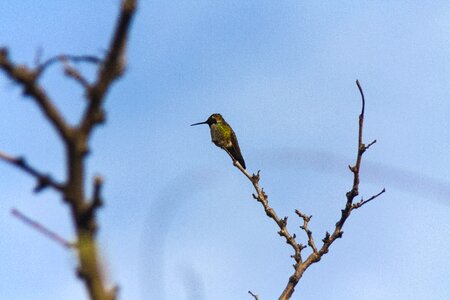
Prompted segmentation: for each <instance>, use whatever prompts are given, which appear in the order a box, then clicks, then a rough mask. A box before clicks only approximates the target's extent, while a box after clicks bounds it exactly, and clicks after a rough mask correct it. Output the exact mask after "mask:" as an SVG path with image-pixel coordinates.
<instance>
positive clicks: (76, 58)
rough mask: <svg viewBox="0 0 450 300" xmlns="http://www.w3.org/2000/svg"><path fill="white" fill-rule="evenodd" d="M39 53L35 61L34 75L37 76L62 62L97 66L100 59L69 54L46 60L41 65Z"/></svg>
mask: <svg viewBox="0 0 450 300" xmlns="http://www.w3.org/2000/svg"><path fill="white" fill-rule="evenodd" d="M41 52H42V51H40V52H38V53H39V56H37V57H38V58H37V59H36V63H37V64H38V65H37V68H36V74H37V76H40V75H42V73H43V72H44V71H45V70H46V69H48V68H49V67H50V66H51V65H53V64H55V63H57V62H64V61H71V62H73V63H81V62H85V63H90V64H95V65H96V64H99V63H100V62H101V59H100V58H98V57H96V56H93V55H70V54H59V55H56V56H53V57H51V58H49V59H47V60H46V61H44V62H43V63H42V64H39V60H40V56H41Z"/></svg>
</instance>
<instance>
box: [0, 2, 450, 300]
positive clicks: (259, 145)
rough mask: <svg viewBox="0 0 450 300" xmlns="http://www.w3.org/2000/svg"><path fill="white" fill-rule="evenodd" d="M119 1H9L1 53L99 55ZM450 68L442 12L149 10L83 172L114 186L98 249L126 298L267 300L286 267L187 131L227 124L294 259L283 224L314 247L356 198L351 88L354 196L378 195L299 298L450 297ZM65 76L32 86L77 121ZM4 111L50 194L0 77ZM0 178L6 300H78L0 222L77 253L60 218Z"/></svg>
mask: <svg viewBox="0 0 450 300" xmlns="http://www.w3.org/2000/svg"><path fill="white" fill-rule="evenodd" d="M118 3H119V1H117V0H116V1H89V3H88V2H86V3H84V2H83V3H82V2H75V1H73V2H67V1H66V2H57V1H44V2H40V3H39V5H37V4H36V2H35V1H29V0H28V1H15V2H11V1H3V2H2V3H1V4H0V10H1V11H2V18H1V19H0V27H1V28H4V30H3V33H2V36H1V37H0V44H1V45H5V46H7V47H8V48H9V50H10V53H11V56H12V58H13V59H14V60H15V61H17V62H21V63H27V64H30V65H31V64H33V62H34V59H35V56H36V53H37V49H39V48H42V49H43V55H44V57H50V56H52V55H56V54H60V53H69V54H97V55H101V54H102V53H103V51H104V50H105V49H106V46H107V43H108V41H109V37H110V33H111V31H112V25H113V24H114V21H115V17H116V13H117V6H118ZM449 56H450V3H449V2H448V1H433V2H427V3H425V2H423V1H339V2H335V1H326V2H325V1H324V2H318V1H226V2H223V1H195V2H194V1H169V2H168V1H142V2H141V3H140V5H139V11H138V13H137V16H136V19H135V22H134V24H133V27H132V33H131V39H130V43H129V51H128V70H127V73H126V75H125V77H123V78H122V79H121V80H120V81H119V82H118V83H117V84H116V85H115V86H114V88H113V89H112V91H111V93H110V94H109V97H108V99H107V103H106V109H107V124H106V125H105V126H102V127H101V128H99V129H98V130H96V132H95V134H94V136H93V139H92V149H93V152H92V155H91V156H90V157H89V161H88V173H89V176H90V177H89V178H91V177H92V176H93V175H95V174H102V175H103V176H104V177H105V180H106V185H105V189H104V192H105V198H106V206H105V208H104V209H103V210H102V211H101V213H100V224H101V231H100V236H99V240H100V244H101V249H102V253H103V257H104V259H105V262H106V264H107V273H108V276H109V277H110V278H111V279H112V280H114V281H115V282H118V283H119V285H120V287H121V290H120V294H121V299H200V300H201V299H219V300H220V299H250V297H249V295H248V294H247V291H248V290H252V291H253V292H255V293H257V294H259V295H260V297H261V299H276V298H277V297H278V296H279V294H280V293H281V291H282V289H283V288H284V286H285V284H286V282H287V280H288V277H289V276H290V275H291V273H292V267H291V265H292V259H291V258H290V257H289V255H290V254H292V253H291V249H290V248H289V247H288V246H287V245H286V244H285V243H284V241H283V240H282V239H281V238H280V237H279V236H278V235H277V234H276V227H275V224H274V223H273V222H272V221H271V220H269V219H268V218H267V217H266V216H265V214H264V212H263V210H262V208H261V207H260V205H259V204H258V203H256V202H255V201H254V200H253V198H252V197H251V193H252V192H253V191H252V187H251V184H250V182H248V181H247V180H246V178H244V177H243V175H242V174H241V173H240V172H239V171H238V170H237V169H235V168H234V167H233V166H232V164H231V161H230V159H229V158H228V156H227V155H226V153H224V152H223V151H221V150H220V149H218V148H216V147H215V146H214V145H213V144H211V142H210V137H209V132H208V128H207V127H206V126H203V127H200V126H199V127H190V126H189V124H191V123H195V122H200V121H204V120H206V118H207V117H208V116H209V115H210V114H211V113H215V112H219V113H221V114H222V115H223V116H224V117H225V118H226V120H227V121H228V122H229V123H230V124H231V125H232V126H233V128H234V129H235V132H236V134H237V137H238V139H239V143H240V146H241V150H242V154H243V156H244V158H245V160H246V163H247V168H248V170H249V171H251V172H255V171H257V170H259V169H260V170H261V176H262V179H261V185H262V186H263V187H264V188H265V191H266V192H267V194H268V195H269V202H270V204H271V205H272V207H273V208H274V209H275V210H276V211H277V212H278V215H280V216H284V215H287V216H289V225H288V226H289V229H290V230H291V231H293V232H296V233H297V235H298V236H300V237H302V238H303V241H305V239H304V236H303V234H302V232H300V230H299V229H298V225H300V220H298V219H297V218H296V217H295V214H294V209H296V208H297V209H300V210H302V211H303V212H305V213H307V214H312V215H313V216H314V217H313V219H312V221H311V223H310V228H311V229H312V231H313V233H314V234H315V236H316V240H317V241H319V240H320V239H321V238H322V237H323V235H324V232H325V231H326V230H329V231H330V230H332V228H333V226H334V223H335V222H336V221H337V220H338V218H339V216H340V209H341V208H342V207H343V206H344V203H345V193H346V192H347V191H348V190H349V189H350V187H351V182H352V177H351V174H350V172H349V171H348V169H347V165H348V164H352V163H353V162H354V159H355V155H356V142H357V139H356V138H357V119H358V114H359V111H360V96H359V93H358V90H357V87H356V85H355V80H356V79H359V80H360V82H361V84H362V87H363V89H364V92H365V95H366V101H367V105H366V120H365V131H364V136H365V141H366V142H370V141H372V140H373V139H377V140H378V142H377V143H376V144H375V145H374V146H373V147H372V148H371V149H370V150H369V151H368V152H367V153H366V154H365V157H364V160H363V164H362V171H361V185H360V192H361V195H362V196H363V197H366V198H367V197H369V196H371V195H372V194H375V193H377V192H379V191H380V190H381V189H382V188H383V187H385V188H386V190H387V192H386V193H385V194H384V195H383V196H381V197H380V198H378V199H377V200H376V201H373V202H371V203H370V204H368V205H366V206H365V207H363V208H361V209H360V210H357V211H355V213H354V214H353V215H352V216H351V217H350V219H349V220H348V223H347V224H346V226H345V228H344V232H345V233H344V236H343V239H341V240H338V241H337V242H336V243H335V244H334V245H333V246H332V248H331V249H330V252H329V253H328V254H327V255H326V256H325V257H324V258H323V259H322V261H321V262H320V263H318V264H316V265H313V266H312V267H311V268H310V269H309V270H308V271H307V272H306V273H305V275H304V277H303V278H302V280H301V281H300V283H299V285H298V287H297V289H296V293H295V294H294V296H293V299H369V300H374V299H432V300H436V299H449V298H450V289H449V288H448V278H450V270H449V268H448V266H449V265H450V255H449V253H450V240H449V238H448V237H449V236H450V219H449V215H450V200H449V199H450V198H449V194H450V187H449V184H450V174H449V169H450V163H449V161H450V160H449V157H450V130H449V128H450V117H449V116H450V102H449V99H450V85H449V79H450V60H449V59H448V58H449ZM84 70H85V71H86V74H89V76H90V77H91V78H92V73H89V72H92V70H91V69H89V68H85V69H84ZM61 74H62V71H61V69H60V68H59V67H54V68H53V69H51V70H50V71H49V72H48V74H47V76H46V77H45V79H44V80H43V81H42V83H43V84H44V85H45V86H46V87H47V88H48V90H49V93H50V94H51V96H52V97H53V98H54V99H55V102H56V103H57V105H58V107H59V108H60V109H61V110H62V111H63V112H64V113H65V115H66V117H67V119H68V120H70V121H71V122H76V121H77V120H78V118H79V114H80V112H81V111H82V107H83V104H84V102H83V101H84V99H83V98H82V92H81V91H80V90H79V89H78V86H76V85H75V84H74V83H73V82H70V81H67V80H66V79H65V78H63V77H62V76H61ZM0 99H1V103H2V105H1V107H0V116H1V118H0V136H1V137H2V138H1V139H0V149H1V150H2V151H5V152H8V153H11V154H15V155H25V156H26V157H27V158H28V160H29V161H30V163H32V164H33V165H35V166H37V167H39V168H40V169H42V170H43V171H46V172H51V173H52V174H54V176H55V177H58V178H61V176H63V174H64V168H63V163H64V156H63V149H62V147H61V145H60V144H59V142H58V140H57V137H56V135H55V133H54V132H53V130H52V128H51V127H50V126H48V125H47V124H46V123H45V122H44V121H43V117H42V116H41V114H40V112H39V111H38V109H37V108H36V107H35V106H34V104H33V103H32V101H30V100H29V99H24V98H22V96H21V92H20V89H19V88H18V87H16V86H14V85H13V84H12V83H11V82H10V81H9V80H8V79H6V78H5V76H3V75H2V76H1V77H0ZM0 179H1V180H0V189H1V191H2V197H1V201H0V229H1V231H2V237H3V238H2V239H0V256H1V257H2V268H1V271H0V276H1V278H2V280H1V281H0V294H1V298H2V299H3V298H4V299H19V300H22V299H38V300H40V299H42V300H43V299H45V300H52V299H83V298H84V296H85V292H84V289H83V287H82V285H81V283H80V282H79V281H78V280H77V279H76V278H75V275H74V268H75V266H76V260H75V257H74V255H73V254H72V253H70V252H67V251H66V250H64V249H61V248H60V247H59V246H58V245H57V244H55V243H53V242H52V241H49V240H47V239H46V238H45V237H43V236H41V235H40V234H39V233H36V232H35V231H33V230H31V229H30V228H29V227H27V226H25V225H23V224H21V223H20V222H18V221H17V220H16V219H14V218H13V217H12V216H11V215H10V209H11V208H12V207H16V208H18V209H20V210H21V211H22V212H24V213H26V214H27V215H29V216H31V217H33V218H34V219H36V220H39V221H40V222H41V223H43V224H45V225H46V226H48V227H49V228H51V229H53V230H55V231H57V232H58V233H60V234H61V235H63V236H65V237H67V239H71V238H72V237H73V233H72V228H71V226H70V222H68V211H67V209H66V208H65V207H64V205H63V204H62V202H61V201H60V199H59V198H58V197H57V195H55V194H54V193H52V192H50V191H46V192H43V193H41V194H39V195H37V196H36V195H33V194H32V193H31V190H32V186H33V184H34V182H33V181H32V179H31V178H29V177H27V176H26V175H25V174H22V173H21V172H19V171H17V170H15V169H13V168H11V167H10V166H7V165H5V164H2V165H0ZM305 251H307V250H305Z"/></svg>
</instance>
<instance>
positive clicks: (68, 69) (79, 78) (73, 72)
mask: <svg viewBox="0 0 450 300" xmlns="http://www.w3.org/2000/svg"><path fill="white" fill-rule="evenodd" d="M61 62H62V63H63V65H64V73H65V74H66V75H67V76H68V77H70V78H72V79H74V80H75V81H76V82H78V83H79V84H80V85H81V86H82V87H83V88H84V89H85V90H88V89H89V88H90V85H89V82H88V81H87V79H86V78H84V76H83V75H81V73H80V72H79V71H78V70H77V69H75V68H74V67H72V66H71V65H70V64H69V62H68V60H67V59H65V58H63V59H61Z"/></svg>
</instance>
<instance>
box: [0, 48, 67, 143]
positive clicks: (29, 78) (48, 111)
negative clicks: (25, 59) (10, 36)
mask: <svg viewBox="0 0 450 300" xmlns="http://www.w3.org/2000/svg"><path fill="white" fill-rule="evenodd" d="M0 69H2V70H3V71H4V72H5V73H6V74H7V75H8V76H9V78H11V80H13V81H15V82H16V83H18V84H19V85H20V86H21V87H22V88H23V91H24V94H25V95H27V96H30V97H32V99H33V100H34V101H35V102H36V104H37V105H38V106H39V108H40V109H41V110H42V112H43V113H44V115H45V116H46V117H47V119H48V120H49V121H50V123H51V124H52V125H53V127H54V128H55V129H56V131H57V132H58V133H59V135H60V137H61V138H62V139H63V140H65V141H67V140H68V137H69V135H70V127H69V126H68V125H67V124H66V122H65V121H64V118H63V117H62V115H61V113H60V112H59V111H58V110H57V109H56V107H55V106H54V105H53V103H52V101H51V99H50V97H49V96H48V95H47V93H46V92H45V91H44V89H43V88H42V87H41V86H40V85H39V84H38V83H37V81H36V79H37V74H36V72H35V71H33V70H31V69H29V68H27V67H26V66H22V65H15V64H13V63H12V62H11V61H10V60H9V58H8V51H7V49H6V48H0Z"/></svg>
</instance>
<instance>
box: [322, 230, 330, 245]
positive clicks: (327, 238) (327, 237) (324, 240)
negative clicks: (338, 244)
mask: <svg viewBox="0 0 450 300" xmlns="http://www.w3.org/2000/svg"><path fill="white" fill-rule="evenodd" d="M329 241H330V233H329V232H328V231H327V232H326V233H325V237H324V238H323V239H322V242H324V243H325V244H326V243H328V242H329Z"/></svg>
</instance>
